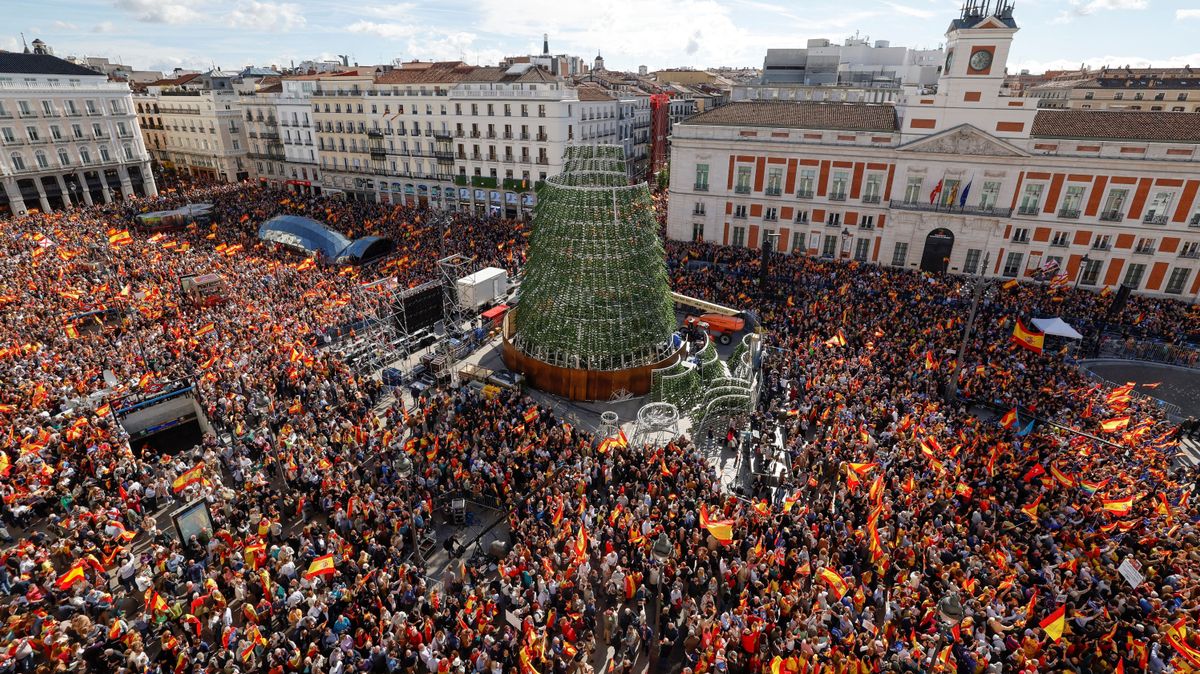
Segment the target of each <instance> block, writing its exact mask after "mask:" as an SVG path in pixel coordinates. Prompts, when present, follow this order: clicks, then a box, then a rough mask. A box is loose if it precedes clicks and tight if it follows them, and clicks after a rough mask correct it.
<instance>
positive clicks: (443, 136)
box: [433, 131, 452, 143]
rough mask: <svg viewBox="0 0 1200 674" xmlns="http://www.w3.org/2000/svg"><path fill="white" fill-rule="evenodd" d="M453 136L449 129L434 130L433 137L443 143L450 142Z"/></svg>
mask: <svg viewBox="0 0 1200 674" xmlns="http://www.w3.org/2000/svg"><path fill="white" fill-rule="evenodd" d="M451 138H452V136H451V135H450V132H449V131H434V132H433V139H434V140H436V141H440V142H443V143H449V142H450V139H451Z"/></svg>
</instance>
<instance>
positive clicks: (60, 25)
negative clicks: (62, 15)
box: [50, 21, 79, 30]
mask: <svg viewBox="0 0 1200 674" xmlns="http://www.w3.org/2000/svg"><path fill="white" fill-rule="evenodd" d="M50 27H51V28H53V29H54V30H79V26H76V25H75V24H73V23H69V22H67V21H55V22H54V23H52V24H50Z"/></svg>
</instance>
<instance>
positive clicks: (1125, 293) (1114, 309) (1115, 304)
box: [1108, 285, 1131, 316]
mask: <svg viewBox="0 0 1200 674" xmlns="http://www.w3.org/2000/svg"><path fill="white" fill-rule="evenodd" d="M1130 290H1131V288H1130V287H1129V286H1127V285H1122V286H1121V287H1120V288H1117V294H1116V295H1115V296H1114V297H1113V301H1112V304H1110V305H1109V307H1108V315H1109V316H1116V315H1117V314H1119V313H1121V310H1122V309H1124V308H1125V303H1126V302H1128V301H1129V293H1130Z"/></svg>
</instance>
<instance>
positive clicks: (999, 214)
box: [888, 199, 1013, 218]
mask: <svg viewBox="0 0 1200 674" xmlns="http://www.w3.org/2000/svg"><path fill="white" fill-rule="evenodd" d="M888 205H889V206H890V207H891V208H897V209H900V210H903V211H924V212H932V213H948V214H951V215H982V216H985V217H994V218H1007V217H1010V216H1011V215H1012V211H1013V209H1011V208H995V207H992V206H954V205H950V204H930V203H927V202H920V201H912V202H906V201H902V200H899V199H892V200H891V201H889V202H888Z"/></svg>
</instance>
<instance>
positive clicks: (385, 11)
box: [356, 2, 416, 20]
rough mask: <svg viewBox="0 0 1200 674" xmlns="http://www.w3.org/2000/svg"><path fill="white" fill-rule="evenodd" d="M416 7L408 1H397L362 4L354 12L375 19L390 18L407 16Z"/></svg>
mask: <svg viewBox="0 0 1200 674" xmlns="http://www.w3.org/2000/svg"><path fill="white" fill-rule="evenodd" d="M414 9H416V5H414V4H412V3H410V2H397V3H394V4H390V5H364V6H362V7H358V8H356V13H357V14H361V15H363V16H373V17H375V18H377V19H392V20H395V19H397V18H399V17H408V16H410V15H411V14H412V12H413V10H414Z"/></svg>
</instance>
